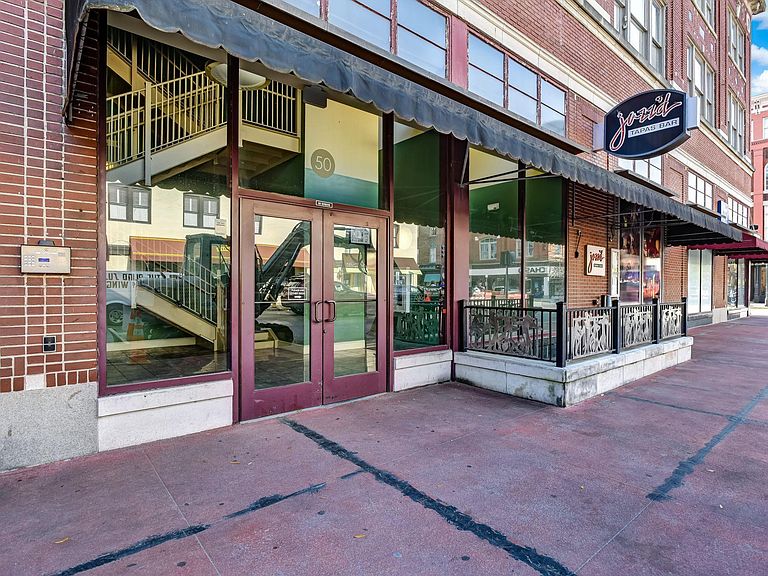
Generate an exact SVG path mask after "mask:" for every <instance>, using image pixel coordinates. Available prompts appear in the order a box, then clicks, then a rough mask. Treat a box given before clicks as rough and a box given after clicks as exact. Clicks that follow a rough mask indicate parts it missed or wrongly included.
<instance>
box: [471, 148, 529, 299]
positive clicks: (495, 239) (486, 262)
mask: <svg viewBox="0 0 768 576" xmlns="http://www.w3.org/2000/svg"><path fill="white" fill-rule="evenodd" d="M519 173H520V166H519V165H518V163H517V162H515V161H513V160H509V159H506V158H502V157H500V156H496V155H495V154H491V153H489V152H485V151H482V150H478V149H476V148H470V150H469V179H470V181H471V182H473V184H470V186H469V232H470V235H469V238H470V244H469V293H470V298H472V299H484V300H491V299H493V300H513V301H517V302H518V303H519V302H520V297H521V292H522V287H521V279H522V275H521V266H522V259H523V255H522V253H521V249H522V230H521V229H520V202H519V197H520V195H519V188H520V183H519V181H518V179H517V176H518V174H519Z"/></svg>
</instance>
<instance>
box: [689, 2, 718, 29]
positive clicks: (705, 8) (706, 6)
mask: <svg viewBox="0 0 768 576" xmlns="http://www.w3.org/2000/svg"><path fill="white" fill-rule="evenodd" d="M693 3H694V4H695V5H696V8H698V9H699V12H701V15H702V16H703V17H704V20H705V21H706V22H707V24H709V25H710V26H711V27H712V28H713V29H714V27H715V0H693Z"/></svg>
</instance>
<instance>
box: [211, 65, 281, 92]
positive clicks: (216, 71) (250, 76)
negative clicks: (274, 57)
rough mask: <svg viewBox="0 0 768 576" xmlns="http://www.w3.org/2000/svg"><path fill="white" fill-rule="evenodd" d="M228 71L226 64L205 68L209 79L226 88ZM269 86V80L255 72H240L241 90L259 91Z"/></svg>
mask: <svg viewBox="0 0 768 576" xmlns="http://www.w3.org/2000/svg"><path fill="white" fill-rule="evenodd" d="M227 69H228V66H227V64H225V63H224V62H211V63H210V64H208V66H206V67H205V73H206V74H207V75H208V78H210V79H211V80H213V81H214V82H217V83H218V84H221V85H222V86H224V87H225V88H226V87H227ZM267 84H269V78H266V77H264V76H262V75H260V74H256V73H255V72H248V70H242V69H241V70H240V89H241V90H258V89H260V88H264V87H265V86H267Z"/></svg>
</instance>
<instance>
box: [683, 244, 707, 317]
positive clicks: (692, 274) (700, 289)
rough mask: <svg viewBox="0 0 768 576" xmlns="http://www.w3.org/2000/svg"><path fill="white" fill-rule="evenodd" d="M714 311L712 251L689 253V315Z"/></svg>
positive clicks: (692, 251) (693, 251) (691, 251)
mask: <svg viewBox="0 0 768 576" xmlns="http://www.w3.org/2000/svg"><path fill="white" fill-rule="evenodd" d="M711 311H712V251H711V250H689V251H688V313H689V314H696V313H698V312H711Z"/></svg>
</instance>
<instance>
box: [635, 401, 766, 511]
mask: <svg viewBox="0 0 768 576" xmlns="http://www.w3.org/2000/svg"><path fill="white" fill-rule="evenodd" d="M767 397H768V386H766V387H765V388H763V389H762V390H761V391H760V392H759V393H758V394H757V395H756V396H755V397H754V398H752V400H750V401H749V402H748V403H747V404H746V406H744V408H742V409H741V410H740V411H739V413H738V414H736V415H735V416H733V417H729V418H728V420H729V422H728V424H726V425H725V427H724V428H723V429H722V430H720V432H718V433H717V434H715V435H714V436H713V437H712V438H711V439H710V440H709V442H707V443H706V444H705V445H704V446H703V447H702V448H701V449H700V450H699V451H698V452H696V454H694V455H693V456H691V457H690V458H686V459H685V460H681V461H680V463H679V464H678V465H677V467H676V468H675V469H674V471H673V472H672V474H670V475H669V476H668V477H667V479H666V480H664V482H663V483H662V484H661V485H659V486H657V487H656V488H655V489H654V490H653V491H652V492H650V493H649V494H647V495H646V498H648V499H650V500H653V501H654V502H664V501H666V500H670V499H671V498H672V497H671V496H670V495H669V494H670V492H672V490H674V489H675V488H679V487H680V486H682V485H683V483H684V481H685V477H686V476H688V475H690V474H692V473H693V471H694V470H695V469H696V466H698V465H699V464H701V463H702V461H703V460H704V458H706V457H707V455H708V454H709V453H710V452H712V450H713V449H714V448H715V446H717V445H718V444H720V443H721V442H722V441H723V440H725V439H726V438H727V437H728V435H730V434H731V432H733V431H734V430H735V429H736V427H737V426H739V425H741V424H744V423H745V422H747V416H748V415H749V413H750V412H752V410H754V409H755V407H756V406H757V404H758V403H759V402H760V401H761V400H763V399H765V398H767Z"/></svg>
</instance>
